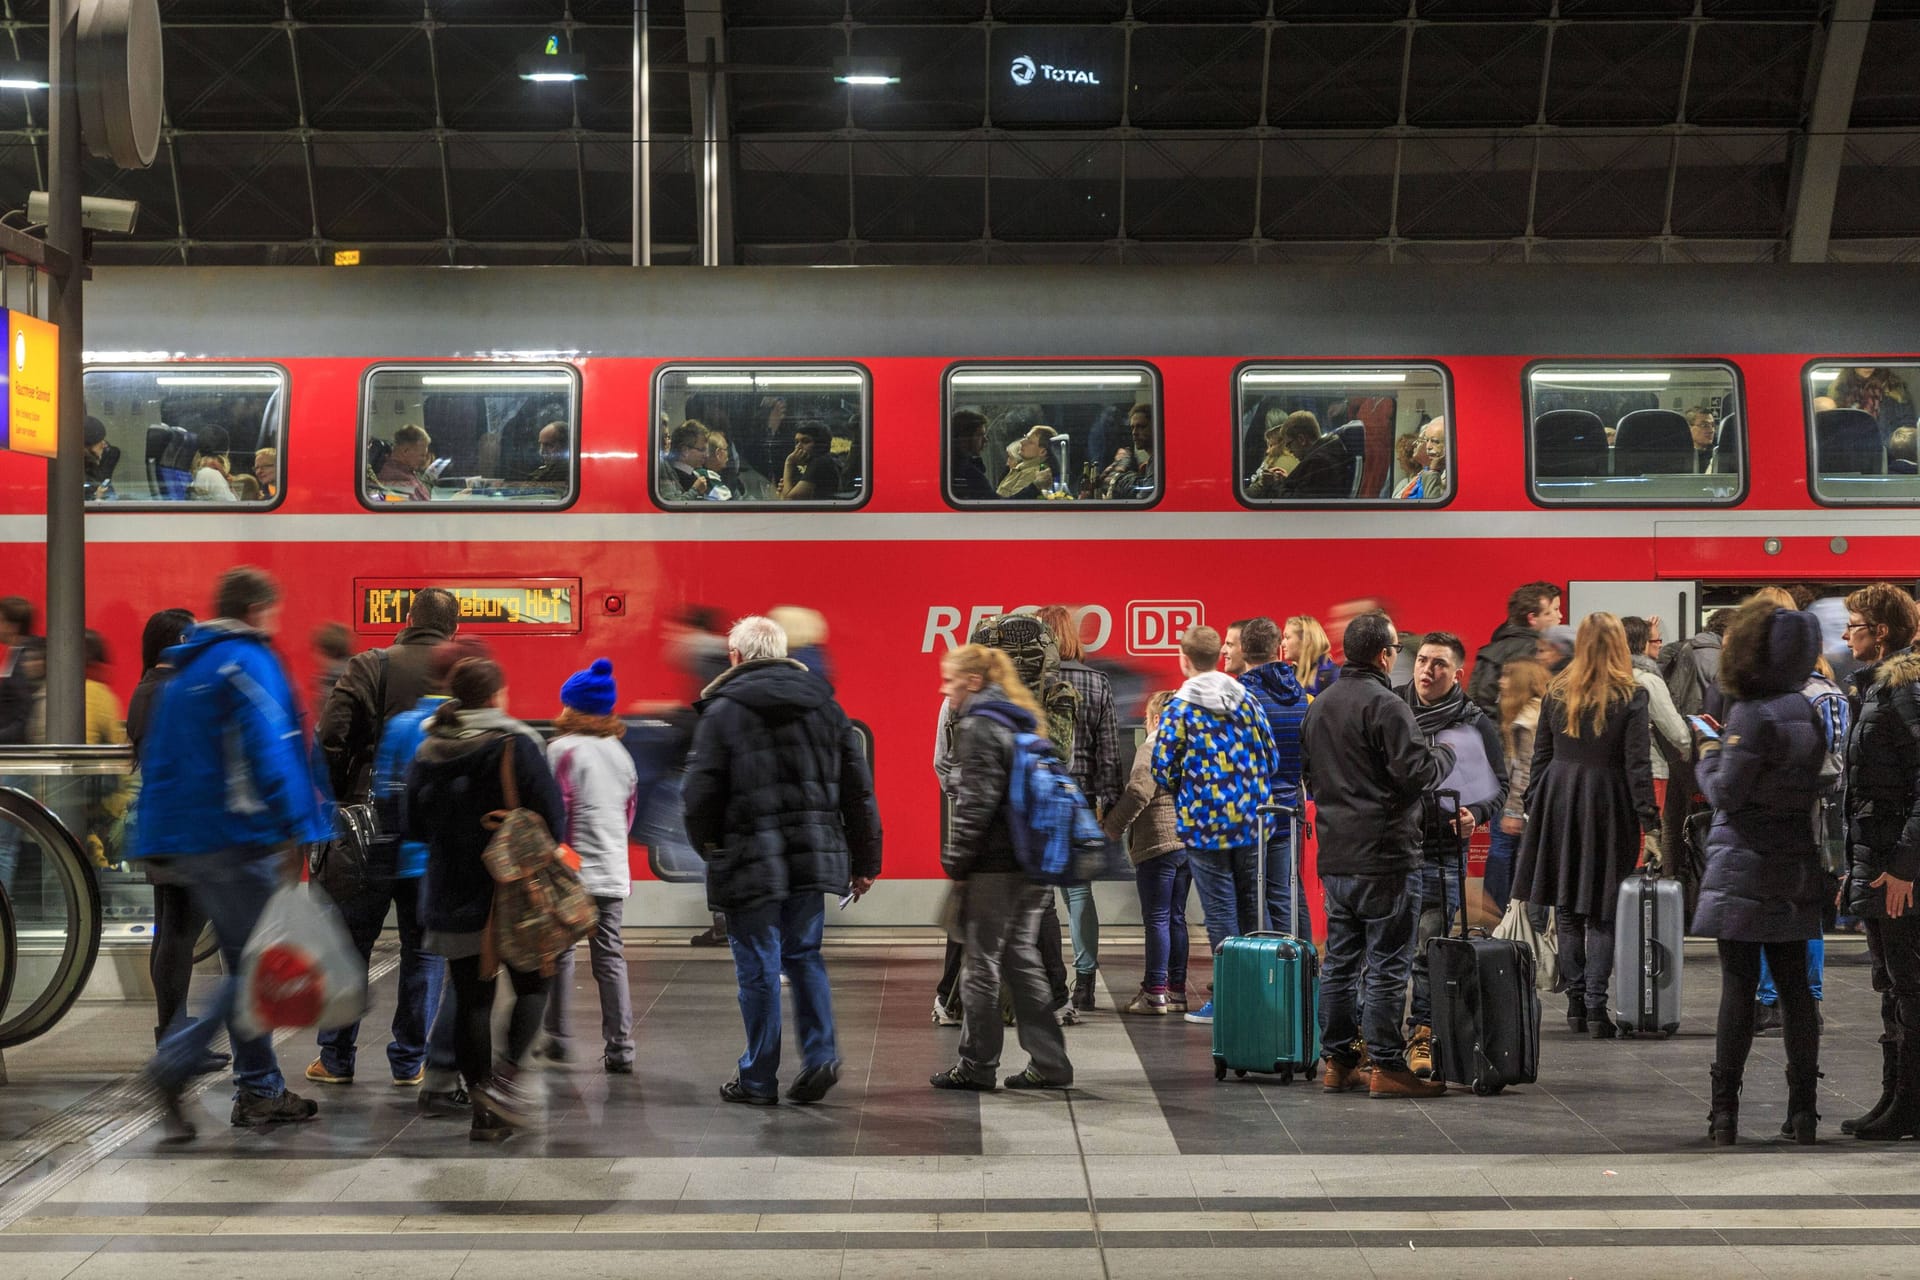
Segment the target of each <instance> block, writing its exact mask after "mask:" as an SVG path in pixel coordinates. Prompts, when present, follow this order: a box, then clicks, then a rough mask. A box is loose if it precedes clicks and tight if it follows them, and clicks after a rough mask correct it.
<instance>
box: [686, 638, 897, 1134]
mask: <svg viewBox="0 0 1920 1280" xmlns="http://www.w3.org/2000/svg"><path fill="white" fill-rule="evenodd" d="M727 660H728V663H729V664H730V665H729V666H728V668H727V670H726V671H724V672H722V673H721V674H720V675H719V676H718V677H717V678H716V679H715V680H714V681H713V683H712V684H710V685H708V686H707V688H706V691H705V692H704V693H703V694H701V696H700V700H699V701H698V702H697V703H695V704H694V705H695V707H696V708H697V709H698V710H699V712H700V724H699V727H698V728H696V729H695V730H694V735H693V752H692V754H691V755H690V756H689V757H688V761H687V783H686V793H685V801H686V813H687V836H688V838H689V839H690V840H691V841H692V843H693V847H694V849H695V850H697V851H698V852H699V854H700V856H701V857H702V858H703V859H705V861H706V863H707V903H708V906H709V907H710V908H711V909H712V910H714V911H717V912H724V913H725V914H726V917H727V929H728V934H729V941H730V943H731V945H732V947H733V965H734V972H735V974H736V975H737V977H738V979H739V984H740V1014H741V1017H742V1018H743V1019H744V1020H745V1022H746V1028H747V1051H746V1052H745V1053H743V1054H742V1055H741V1056H740V1071H739V1074H738V1075H736V1076H735V1077H734V1078H733V1079H732V1080H729V1081H728V1082H727V1083H726V1084H724V1085H722V1086H720V1096H721V1097H722V1098H723V1099H725V1100H726V1101H728V1102H740V1103H746V1104H749V1105H752V1106H760V1107H770V1106H772V1105H774V1104H775V1103H776V1102H778V1101H779V1100H780V1082H779V1070H780V975H781V973H782V972H784V973H785V974H786V976H787V977H788V979H789V980H791V982H792V983H793V1011H794V1016H795V1017H796V1018H797V1019H798V1021H799V1023H800V1050H801V1069H800V1073H799V1075H797V1076H796V1077H795V1078H794V1081H793V1085H792V1087H791V1088H789V1089H788V1090H787V1097H788V1098H790V1099H792V1100H793V1101H795V1102H817V1101H819V1100H820V1099H821V1098H822V1097H824V1096H825V1095H826V1092H827V1090H829V1089H831V1088H832V1087H833V1086H834V1085H835V1084H836V1083H837V1082H838V1081H839V1079H840V1055H839V1051H838V1048H837V1047H836V1044H835V1041H834V1031H833V999H832V993H831V991H830V989H829V987H828V984H827V967H826V963H825V961H824V960H823V959H822V958H821V955H820V940H821V935H822V933H823V931H824V930H825V927H826V899H825V896H824V895H826V894H829V893H831V894H835V895H851V896H852V897H853V898H855V899H858V898H859V897H860V896H861V895H863V894H865V893H866V891H867V890H869V889H871V888H872V887H873V882H874V880H876V879H877V878H878V877H879V875H880V810H879V807H878V805H876V804H875V802H874V796H873V774H872V771H871V770H869V769H868V767H867V757H866V751H865V748H864V746H863V744H862V743H861V740H860V736H859V735H858V734H857V733H856V732H855V731H854V728H853V725H852V722H851V721H849V720H848V719H847V714H846V712H844V711H842V710H841V709H840V706H839V704H838V703H836V702H835V701H834V700H833V690H832V688H830V687H829V686H828V685H827V683H826V681H824V680H822V679H820V678H819V677H818V676H816V675H814V674H813V673H812V672H810V671H808V670H807V669H806V667H804V666H802V665H801V664H800V663H798V662H796V661H794V660H793V659H792V658H789V657H788V656H787V633H786V632H785V631H783V630H781V628H780V625H779V624H778V623H776V622H774V621H773V620H772V619H771V618H762V617H748V618H742V619H740V620H739V621H738V622H736V623H734V624H733V629H732V630H731V631H730V632H728V634H727Z"/></svg>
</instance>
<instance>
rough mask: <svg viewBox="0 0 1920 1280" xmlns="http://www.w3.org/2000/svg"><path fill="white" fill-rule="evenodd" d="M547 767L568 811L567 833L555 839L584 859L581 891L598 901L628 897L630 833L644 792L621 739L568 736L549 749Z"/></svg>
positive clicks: (630, 872) (552, 744)
mask: <svg viewBox="0 0 1920 1280" xmlns="http://www.w3.org/2000/svg"><path fill="white" fill-rule="evenodd" d="M547 763H548V764H550V765H552V766H553V777H554V781H556V782H558V783H559V784H560V798H561V799H562V800H563V801H565V802H566V806H567V824H566V830H565V831H557V832H555V833H554V834H555V835H556V836H558V837H559V838H560V839H562V840H564V841H566V842H567V843H568V844H570V845H572V846H573V851H574V852H575V853H577V854H579V855H580V884H581V886H582V887H583V888H585V889H586V891H587V892H588V893H590V894H592V895H593V896H594V897H596V898H624V897H626V896H627V895H628V894H630V893H632V892H633V870H632V867H631V866H630V865H629V864H628V862H627V832H628V831H629V830H631V829H632V827H633V810H634V805H635V803H636V801H637V800H638V796H639V788H640V779H639V777H638V775H637V774H635V772H634V768H633V757H632V756H631V755H628V754H627V749H626V748H625V747H624V746H622V745H620V739H618V738H596V737H588V736H587V735H585V734H578V733H568V734H562V735H561V736H560V737H558V738H555V739H554V740H553V741H552V742H549V743H548V744H547Z"/></svg>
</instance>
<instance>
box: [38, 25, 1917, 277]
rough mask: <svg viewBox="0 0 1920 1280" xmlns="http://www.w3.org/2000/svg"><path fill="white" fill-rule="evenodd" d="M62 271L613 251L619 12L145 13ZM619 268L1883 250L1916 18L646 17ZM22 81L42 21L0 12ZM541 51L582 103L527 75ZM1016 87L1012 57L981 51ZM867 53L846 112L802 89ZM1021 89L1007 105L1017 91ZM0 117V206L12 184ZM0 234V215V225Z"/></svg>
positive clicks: (1912, 133) (618, 175) (1903, 187)
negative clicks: (21, 62)
mask: <svg viewBox="0 0 1920 1280" xmlns="http://www.w3.org/2000/svg"><path fill="white" fill-rule="evenodd" d="M160 7H161V12H162V17H163V22H164V24H165V47H166V57H167V92H166V102H167V120H166V128H165V131H164V134H163V140H162V145H161V152H160V156H159V159H158V160H157V161H156V163H155V164H154V166H153V167H152V168H151V169H149V170H147V171H144V172H122V171H118V170H115V169H114V168H113V167H112V165H111V164H110V163H108V162H105V161H97V160H93V161H89V173H88V182H87V191H88V193H89V194H93V195H112V196H121V197H129V198H134V199H137V200H139V201H140V203H141V206H142V213H141V218H140V224H139V228H138V232H137V234H135V235H134V236H132V237H108V236H101V237H100V238H99V239H98V240H97V242H96V245H95V250H94V259H95V261H96V262H101V263H146V264H166V263H192V264H199V265H214V264H228V263H245V264H258V263H302V262H309V263H310V262H330V261H331V260H332V254H333V252H334V250H336V249H350V248H357V249H359V250H360V251H361V253H362V261H363V262H367V263H376V262H381V263H452V264H462V265H465V264H499V263H551V264H564V263H600V264H611V263H621V262H625V261H627V259H628V253H629V238H630V234H631V203H630V196H629V190H630V182H631V172H632V170H631V168H630V165H631V163H632V159H631V158H632V154H633V150H634V148H633V146H632V130H631V76H630V66H631V61H630V59H631V47H632V14H633V0H410V2H409V0H161V5H160ZM649 8H650V12H651V26H652V39H651V61H652V63H653V65H654V67H655V68H657V69H656V70H655V71H654V72H653V74H652V76H651V81H652V90H653V92H652V107H651V121H652V130H653V145H652V148H651V150H652V162H651V166H650V167H651V171H652V174H653V184H652V191H653V243H654V246H655V260H656V261H658V262H663V263H667V262H676V261H677V262H685V261H689V260H692V259H694V258H695V256H696V255H697V250H696V248H695V247H694V246H695V242H696V237H697V228H696V208H697V204H698V195H697V192H698V190H699V185H698V177H699V171H700V155H701V151H702V144H701V139H702V138H703V137H704V122H705V114H706V113H705V105H704V104H705V89H704V85H705V82H706V78H707V77H706V75H705V73H704V71H702V70H698V69H693V68H695V67H697V65H698V64H700V63H701V62H703V61H704V59H705V58H706V56H707V50H708V47H709V45H708V42H709V41H711V42H712V49H713V54H714V57H715V58H716V59H717V60H719V61H721V62H722V63H723V64H724V65H726V66H729V67H733V68H735V69H734V70H731V71H729V72H727V73H726V74H725V75H724V76H723V77H722V81H723V88H722V90H721V92H720V94H719V95H718V96H717V98H716V115H717V120H718V133H719V134H720V135H721V136H720V139H719V143H718V148H719V154H720V156H721V157H722V164H721V175H720V177H721V182H720V190H719V197H720V204H721V208H722V236H721V240H722V245H721V250H720V256H721V259H722V261H731V262H737V263H745V264H765V263H780V264H848V263H854V264H865V263H915V264H937V263H981V262H991V263H1010V264H1035V263H1115V262H1126V263H1174V264H1180V263H1229V264H1231V263H1242V262H1254V261H1260V262H1280V263H1284V262H1302V263H1315V264H1340V263H1362V262H1389V261H1392V262H1449V263H1456V262H1468V263H1472V262H1519V261H1535V262H1538V261H1566V262H1663V261H1673V262H1692V261H1703V262H1770V261H1785V260H1788V259H1789V258H1793V259H1798V260H1825V261H1872V262H1892V261H1905V260H1909V259H1911V258H1913V257H1914V256H1915V253H1916V250H1920V80H1917V79H1916V77H1915V75H1914V72H1913V68H1914V67H1915V66H1920V0H1879V2H1878V3H1874V2H1873V0H689V2H686V3H682V2H681V0H649ZM0 14H3V15H4V17H3V20H0V27H4V31H5V35H6V37H7V40H8V41H9V42H10V43H11V48H10V49H8V48H0V57H4V56H6V55H8V54H9V53H11V54H14V55H16V56H18V57H20V58H23V59H27V60H33V59H42V58H44V56H45V44H46V34H45V31H46V28H45V23H46V4H45V0H0ZM549 38H555V39H556V40H557V44H556V46H555V47H556V48H557V49H558V50H559V51H560V52H561V53H564V54H568V55H572V56H575V57H577V58H578V59H579V60H580V62H581V63H582V64H583V65H584V67H585V70H586V74H587V78H586V80H584V81H582V82H579V83H577V84H535V83H529V82H526V81H523V80H522V79H521V78H520V75H519V71H520V64H521V60H522V59H523V58H524V57H526V56H528V55H534V54H539V53H541V52H542V51H543V50H544V49H545V48H546V46H547V42H548V40H549ZM1022 59H1026V60H1028V61H1029V63H1030V64H1031V70H1026V69H1024V68H1023V67H1022V66H1021V60H1022ZM842 60H853V61H854V62H857V63H860V64H861V65H863V66H865V65H868V64H870V63H872V62H873V61H875V60H878V61H880V62H883V63H884V64H886V65H887V66H888V67H889V68H890V69H891V70H893V71H894V72H895V73H896V74H897V75H898V76H899V83H898V84H894V85H890V86H887V87H884V88H869V89H853V88H848V87H846V86H843V85H840V84H836V83H835V82H834V80H833V78H832V69H833V68H834V67H835V66H836V65H841V66H843V67H844V65H846V64H845V63H843V62H842ZM1023 75H1024V76H1025V83H1021V78H1022V76H1023ZM44 123H45V103H44V95H33V94H23V93H19V92H0V209H19V208H22V207H23V206H24V205H25V203H26V194H27V192H29V191H31V190H35V189H43V188H44V187H45V185H46V180H45V173H46V139H45V135H44V131H43V126H44ZM12 220H13V221H14V222H15V223H16V224H18V223H19V222H20V221H21V217H20V216H15V217H13V219H12Z"/></svg>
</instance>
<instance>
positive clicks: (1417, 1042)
mask: <svg viewBox="0 0 1920 1280" xmlns="http://www.w3.org/2000/svg"><path fill="white" fill-rule="evenodd" d="M1407 1070H1409V1071H1411V1072H1413V1074H1414V1075H1416V1076H1418V1077H1419V1078H1420V1079H1422V1080H1429V1079H1431V1078H1432V1077H1433V1028H1432V1027H1425V1026H1422V1027H1415V1028H1414V1029H1413V1034H1412V1035H1410V1036H1408V1037H1407Z"/></svg>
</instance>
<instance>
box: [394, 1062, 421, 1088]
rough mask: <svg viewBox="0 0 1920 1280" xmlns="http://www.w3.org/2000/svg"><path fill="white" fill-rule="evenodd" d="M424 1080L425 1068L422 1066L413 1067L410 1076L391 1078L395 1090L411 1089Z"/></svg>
mask: <svg viewBox="0 0 1920 1280" xmlns="http://www.w3.org/2000/svg"><path fill="white" fill-rule="evenodd" d="M426 1078H427V1069H426V1067H424V1066H420V1067H415V1068H414V1071H413V1074H412V1075H410V1076H395V1077H394V1078H393V1087H394V1088H396V1089H411V1088H413V1087H414V1086H415V1085H417V1084H419V1083H420V1082H421V1081H423V1080H425V1079H426Z"/></svg>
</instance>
